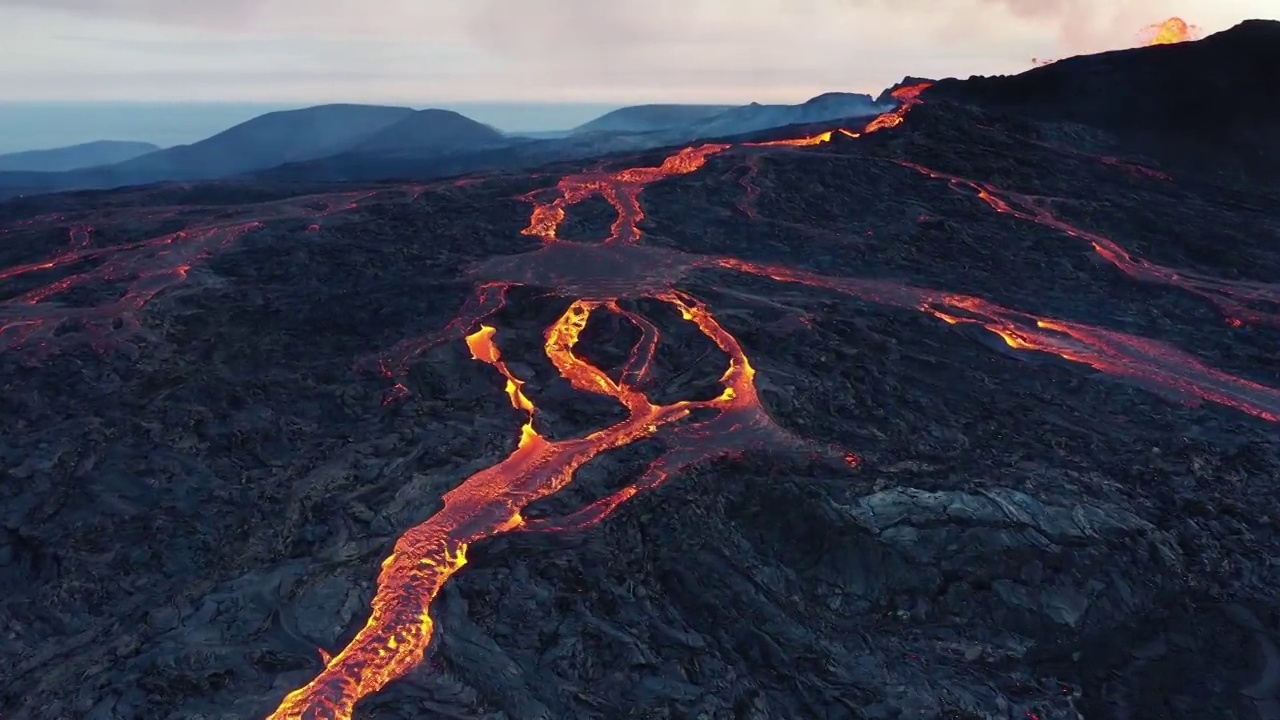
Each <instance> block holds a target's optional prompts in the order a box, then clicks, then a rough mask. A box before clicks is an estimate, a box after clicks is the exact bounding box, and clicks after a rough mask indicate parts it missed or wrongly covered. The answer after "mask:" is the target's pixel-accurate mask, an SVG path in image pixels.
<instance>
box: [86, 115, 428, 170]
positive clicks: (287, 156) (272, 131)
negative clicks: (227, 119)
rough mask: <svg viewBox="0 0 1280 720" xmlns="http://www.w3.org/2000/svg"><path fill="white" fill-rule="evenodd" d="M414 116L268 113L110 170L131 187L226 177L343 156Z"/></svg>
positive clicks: (114, 166)
mask: <svg viewBox="0 0 1280 720" xmlns="http://www.w3.org/2000/svg"><path fill="white" fill-rule="evenodd" d="M413 112H414V111H413V110H412V109H410V108H406V107H388V106H381V105H345V104H335V105H318V106H316V107H309V108H303V109H301V110H283V111H280V112H272V113H267V114H265V115H259V116H258V117H256V118H253V119H252V120H248V121H246V122H243V123H240V124H239V125H236V126H235V127H232V128H230V129H228V130H224V131H222V132H220V133H218V134H217V135H214V136H212V137H210V138H206V139H204V140H201V141H200V142H197V143H192V144H191V145H179V146H178V147H174V148H169V149H168V150H161V151H160V152H155V153H151V154H150V155H144V156H142V157H140V158H136V159H134V160H130V161H127V162H124V163H119V164H117V165H113V166H111V167H110V168H108V170H110V171H111V173H112V174H114V175H116V176H119V177H121V178H124V179H126V181H127V182H129V183H138V182H143V183H146V182H157V181H162V180H201V179H207V178H220V177H228V176H231V175H237V174H240V173H245V172H251V171H253V170H261V169H264V168H269V167H274V166H276V165H280V164H282V163H287V162H297V161H300V160H312V159H315V158H320V157H325V156H326V155H334V154H336V153H339V152H343V151H345V150H348V149H350V148H352V147H354V146H355V145H357V144H359V143H360V142H362V141H364V140H366V139H368V138H370V137H372V136H373V135H375V134H376V133H378V132H379V131H381V130H383V129H385V128H388V127H390V126H391V125H394V124H395V123H397V122H399V121H401V120H404V119H405V118H407V117H409V116H411V115H413Z"/></svg>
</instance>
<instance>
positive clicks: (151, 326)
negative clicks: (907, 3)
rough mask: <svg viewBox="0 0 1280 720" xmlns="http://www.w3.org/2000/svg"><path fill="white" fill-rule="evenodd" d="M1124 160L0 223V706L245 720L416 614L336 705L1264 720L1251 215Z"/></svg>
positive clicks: (1265, 327) (1269, 566)
mask: <svg viewBox="0 0 1280 720" xmlns="http://www.w3.org/2000/svg"><path fill="white" fill-rule="evenodd" d="M1230 37H1231V36H1228V39H1229V38H1230ZM1210 40H1212V38H1210ZM1204 42H1209V41H1208V40H1206V41H1204ZM1216 42H1225V41H1222V40H1218V41H1216ZM1210 47H1213V46H1212V45H1211V46H1210ZM1173 50H1177V48H1172V49H1169V50H1166V51H1164V52H1163V53H1161V54H1156V55H1150V56H1148V55H1133V54H1128V55H1121V56H1117V57H1118V58H1119V59H1116V58H1112V59H1109V60H1107V61H1106V62H1108V63H1117V65H1116V68H1117V69H1116V70H1115V73H1116V77H1121V76H1124V74H1125V73H1126V72H1130V71H1128V70H1125V69H1124V68H1126V67H1128V65H1127V64H1125V63H1127V62H1129V60H1125V58H1147V57H1154V58H1156V60H1155V61H1151V62H1159V61H1160V58H1175V57H1177V55H1174V54H1171V53H1172V52H1173ZM1188 52H1190V51H1188ZM1196 52H1198V51H1196ZM1132 62H1134V63H1139V64H1144V63H1147V62H1149V61H1148V60H1145V59H1139V60H1132ZM1171 62H1173V61H1171ZM1046 70H1052V68H1046ZM1132 72H1137V71H1136V70H1135V71H1132ZM1108 77H1110V76H1108ZM1116 82H1118V80H1117V81H1116ZM1239 107H1240V106H1239V105H1232V106H1230V107H1229V108H1228V110H1230V109H1231V108H1239ZM1224 112H1225V111H1224ZM1241 112H1251V111H1244V110H1241ZM1224 122H1227V123H1234V122H1243V121H1237V120H1236V119H1234V118H1232V117H1226V118H1224ZM857 129H858V128H854V130H857ZM1126 138H1127V136H1126V135H1124V134H1123V133H1119V132H1112V131H1110V130H1108V129H1107V128H1105V127H1102V126H1089V125H1087V124H1085V125H1079V124H1075V125H1070V124H1066V123H1065V122H1064V121H1062V120H1061V119H1055V118H1046V117H1041V116H1038V115H1035V114H1034V113H1030V114H1027V113H1022V111H1021V109H1020V108H1017V107H1013V108H1010V107H1003V106H1000V107H997V106H995V105H983V104H982V103H969V102H956V101H951V100H947V99H945V98H943V97H941V96H939V97H938V98H937V99H933V100H929V99H926V101H925V103H924V104H923V105H921V106H919V107H917V108H914V109H913V110H911V113H910V114H909V115H907V116H906V120H905V122H903V123H902V124H901V125H898V126H896V127H889V128H887V129H885V130H882V131H878V132H873V133H868V134H864V135H863V136H861V137H856V138H855V137H851V136H850V135H848V134H842V133H838V132H835V133H833V134H832V135H831V137H830V139H829V141H827V142H816V141H815V142H812V143H809V144H805V145H799V144H797V145H770V146H751V145H733V146H718V145H717V146H711V147H708V148H702V149H700V150H689V151H683V152H682V151H680V149H679V148H671V149H666V150H662V151H653V152H647V153H645V154H643V155H640V156H634V157H627V158H606V159H601V160H600V161H599V162H597V163H593V164H587V167H585V168H584V164H581V163H575V164H572V165H569V164H565V165H560V166H555V167H547V168H543V169H542V170H540V171H539V173H538V174H534V175H522V174H514V173H510V174H494V175H490V176H472V177H467V178H461V179H456V180H450V181H440V182H434V183H402V184H380V185H368V186H364V185H360V186H355V185H353V186H344V187H338V188H334V187H315V186H312V187H301V186H293V185H285V184H271V183H266V182H263V183H260V184H247V183H240V184H225V183H224V184H192V185H189V186H184V187H174V186H170V187H164V186H161V187H149V188H135V189H126V190H118V191H109V192H96V193H77V194H74V195H62V196H48V197H43V198H33V199H25V200H22V201H14V202H9V203H5V204H2V205H0V227H2V228H3V233H4V234H3V238H4V242H3V243H0V267H3V268H4V269H3V270H0V292H2V297H3V302H0V378H3V380H0V383H3V392H2V393H0V419H3V424H4V427H5V428H6V430H7V432H5V433H0V477H3V478H4V482H3V483H0V582H3V587H4V588H5V589H6V593H5V595H4V597H3V598H2V599H0V656H3V657H4V658H5V659H6V662H5V663H3V665H2V666H0V708H3V715H4V717H6V718H8V717H14V718H41V719H43V718H49V719H50V720H55V719H56V720H61V719H63V718H93V719H95V720H96V719H99V718H103V719H105V718H166V719H167V718H214V717H216V718H263V717H266V716H268V715H269V714H271V713H273V712H274V711H275V710H276V709H277V708H278V707H280V706H281V704H282V703H285V702H286V700H285V698H286V696H287V695H288V694H289V693H291V692H292V691H294V690H297V689H298V688H302V687H304V686H306V685H307V684H308V683H310V682H311V681H312V679H313V678H316V677H318V676H322V675H324V674H325V673H333V672H337V671H339V670H341V671H344V672H345V671H351V672H355V671H357V670H359V669H360V668H361V667H365V668H368V667H375V666H377V665H378V663H380V662H383V661H384V660H385V659H386V658H387V657H396V655H395V653H396V652H397V651H398V649H400V648H401V646H400V645H399V642H400V640H401V639H403V640H404V641H405V642H409V641H412V640H415V638H421V637H422V635H421V633H422V632H424V631H423V630H422V626H423V623H421V622H419V620H420V618H418V616H417V615H415V614H414V612H415V611H414V610H413V603H414V602H424V603H425V602H426V600H428V599H431V598H434V602H431V603H430V606H429V612H430V617H431V619H432V621H433V624H432V625H430V626H429V627H428V631H429V632H430V642H429V643H428V644H427V647H426V648H425V655H424V658H423V660H422V661H421V662H420V663H416V664H412V663H411V664H412V665H413V667H412V668H411V669H409V670H408V671H407V672H406V673H405V674H404V675H403V676H402V677H400V678H399V679H396V680H394V681H391V682H390V683H389V684H387V685H386V686H385V688H382V689H381V690H380V691H379V692H375V693H371V694H369V695H368V696H367V697H364V698H363V699H362V700H360V702H359V703H358V704H357V705H356V706H355V711H354V717H359V718H406V717H427V716H430V717H435V716H440V717H455V718H477V717H483V718H495V719H496V718H513V719H515V718H519V719H530V720H532V719H535V718H620V717H653V718H750V719H752V720H764V719H766V718H787V719H791V718H840V719H846V718H847V719H857V720H864V719H865V720H873V719H874V720H882V719H883V720H888V719H892V718H930V719H936V720H972V719H976V718H1011V717H1012V718H1038V719H1041V720H1078V718H1081V717H1088V718H1091V719H1093V718H1104V719H1108V720H1109V719H1112V718H1114V719H1116V720H1120V719H1151V720H1154V719H1155V718H1177V719H1179V720H1199V719H1200V718H1207V717H1213V718H1224V719H1228V720H1246V719H1247V720H1263V719H1266V720H1270V718H1274V717H1276V708H1277V702H1278V697H1277V692H1278V690H1280V659H1278V658H1280V650H1278V649H1277V648H1278V647H1280V645H1278V644H1277V643H1278V642H1280V639H1278V634H1280V613H1278V612H1277V610H1276V608H1277V607H1280V566H1278V565H1277V563H1276V562H1275V560H1274V558H1275V557H1277V556H1280V532H1277V527H1276V518H1277V517H1280V496H1278V495H1277V493H1276V492H1275V487H1274V485H1275V479H1276V477H1277V476H1280V434H1278V433H1277V424H1276V423H1277V422H1280V390H1278V389H1277V388H1280V364H1278V363H1277V361H1276V357H1277V355H1276V348H1277V346H1278V343H1280V319H1278V318H1280V286H1277V284H1276V282H1275V279H1276V278H1277V277H1280V252H1278V251H1277V248H1276V247H1275V243H1274V237H1275V228H1276V227H1277V224H1278V223H1280V195H1278V194H1277V192H1276V191H1275V190H1274V189H1273V188H1272V187H1271V186H1268V185H1262V184H1250V183H1247V182H1243V181H1240V179H1239V178H1238V177H1237V176H1236V175H1233V174H1231V173H1222V174H1219V173H1218V172H1217V171H1216V170H1214V169H1213V168H1212V167H1208V166H1205V167H1207V168H1208V169H1206V170H1205V172H1204V173H1203V174H1195V170H1196V168H1197V167H1200V166H1197V165H1186V166H1176V164H1173V163H1167V162H1165V161H1163V160H1162V159H1161V158H1163V157H1167V156H1168V155H1166V154H1161V153H1154V152H1153V153H1150V154H1148V153H1147V152H1145V151H1143V152H1138V151H1135V150H1133V148H1132V147H1131V146H1129V145H1127V144H1126V143H1127V142H1128V141H1127V140H1126ZM1144 147H1145V146H1144ZM1180 147H1182V146H1180ZM1157 149H1159V148H1157ZM1167 151H1168V152H1169V153H1173V149H1167ZM1155 155H1159V157H1155ZM1206 157H1207V155H1206ZM562 181H563V182H562ZM633 201H634V202H633ZM535 208H537V209H538V212H537V213H535V212H534V210H535ZM557 211H562V212H563V217H560V216H558V215H557V214H556V213H557ZM561 230H563V231H564V233H565V234H560V231H561ZM569 236H571V238H570V239H566V237H569ZM587 306H590V309H589V310H586V309H584V308H586V307H587ZM584 313H589V316H588V317H586V318H585V319H584V320H583V322H584V323H585V324H584V325H583V326H582V327H575V329H574V330H573V332H575V333H577V334H576V335H573V337H574V338H576V342H570V339H569V337H568V336H569V335H571V334H573V333H570V332H569V330H567V329H566V328H568V327H569V326H570V325H571V324H572V321H573V320H574V319H575V318H579V319H581V318H583V314H584ZM699 323H701V324H699ZM486 328H488V329H486ZM549 328H550V329H551V330H556V332H555V333H552V332H549ZM570 346H571V348H570ZM726 348H727V349H726ZM570 349H571V352H570ZM646 361H647V362H646ZM586 364H590V365H592V366H594V367H597V368H599V369H600V371H601V372H600V373H599V374H594V375H593V374H590V373H589V372H588V371H587V370H586V369H584V368H585V367H586ZM566 368H568V369H566ZM574 368H576V369H574ZM748 368H749V370H748ZM575 378H576V382H575ZM517 381H518V382H517ZM726 387H728V388H729V389H730V390H731V392H730V391H726ZM624 389H630V390H633V391H635V393H643V395H644V398H645V399H646V401H645V404H647V403H652V404H674V403H679V402H681V401H685V402H687V403H688V405H672V406H671V407H672V408H674V409H672V410H671V411H670V413H669V416H663V417H661V418H656V419H652V425H653V427H652V428H649V427H645V426H643V425H644V424H641V425H642V426H641V427H635V428H631V427H630V426H628V425H627V422H628V418H630V417H632V416H634V415H635V414H636V413H637V412H640V411H644V404H642V403H641V402H640V401H639V400H637V399H636V397H637V396H636V395H635V394H627V393H625V392H623V390H624ZM611 393H612V394H611ZM620 397H621V398H623V399H625V400H626V401H627V402H628V403H631V404H630V405H624V403H623V402H621V401H619V400H616V399H614V398H620ZM522 398H523V399H524V400H527V401H528V402H527V404H526V403H522V402H521V399H522ZM757 399H758V402H757ZM528 406H532V408H533V409H532V410H530V409H529V407H528ZM681 409H683V410H688V413H687V414H683V413H682V412H680V411H681ZM661 423H666V424H663V425H662V426H661V427H659V424H661ZM624 431H629V432H631V433H632V434H633V435H634V437H629V438H627V437H622V433H623V432H624ZM602 438H609V439H613V440H616V441H617V442H615V443H614V444H613V445H612V446H611V447H609V448H607V449H602V448H597V447H593V445H595V444H597V443H603V442H604V440H602ZM620 438H621V439H620ZM575 443H577V444H575ZM528 448H532V449H531V450H530V449H528ZM548 448H551V449H560V450H563V451H564V452H563V453H561V454H560V455H556V454H554V453H551V451H550V450H548ZM596 449H600V450H601V451H600V452H599V453H598V454H597V455H595V456H594V458H592V459H591V460H590V461H589V462H586V463H585V464H583V465H582V466H581V468H579V469H578V470H577V473H576V475H575V477H574V478H573V480H572V482H568V483H567V485H566V486H565V487H563V489H561V490H560V491H559V492H555V493H550V494H548V495H546V496H539V497H537V498H536V499H529V498H528V497H526V496H525V495H521V493H525V492H526V491H528V489H529V487H532V486H536V487H543V485H541V484H540V483H548V482H553V481H555V480H557V478H558V476H557V475H556V474H555V473H554V472H551V470H554V469H555V467H560V466H559V465H556V463H564V462H567V461H566V460H565V458H566V457H568V458H569V459H572V458H573V457H576V455H575V453H576V452H582V453H587V454H590V452H592V451H594V450H596ZM543 452H545V453H546V454H545V455H537V457H538V458H541V459H542V461H543V462H541V463H529V464H527V465H524V466H522V465H520V461H521V460H522V459H525V458H528V457H531V456H532V455H531V454H536V453H543ZM502 463H507V464H506V465H502ZM495 466H498V467H513V466H514V467H516V468H517V469H519V470H520V472H519V473H514V472H513V473H512V474H511V475H510V476H501V477H495V476H494V475H493V473H492V471H490V470H488V469H489V468H493V467H495ZM548 468H550V469H548ZM655 468H656V469H657V470H658V471H664V470H670V472H665V473H664V472H656V473H655V472H654V470H655ZM486 472H488V473H489V474H485V473H486ZM477 478H479V480H477ZM515 480H519V481H520V483H522V484H519V485H518V486H517V484H516V483H515ZM490 481H492V484H486V483H488V482H490ZM507 481H510V482H511V483H512V484H510V485H504V484H503V483H504V482H507ZM516 496H520V499H528V500H529V502H527V503H525V504H523V505H521V507H520V516H519V518H518V519H517V518H515V517H513V516H511V515H510V514H509V513H508V514H507V515H503V512H505V511H509V510H510V509H511V506H510V505H508V504H506V503H508V502H509V501H513V500H512V499H513V498H516ZM612 500H617V504H616V508H613V506H611V505H609V503H610V502H611V501H612ZM459 508H461V509H459ZM601 508H605V510H604V511H601V510H600V509H601ZM611 508H613V509H611ZM610 509H611V510H610ZM500 511H503V512H500ZM499 521H501V522H499ZM442 527H443V528H445V529H446V530H448V531H449V532H450V533H455V534H449V533H445V534H444V535H436V534H432V532H435V531H436V530H439V529H440V528H442ZM423 528H426V529H427V530H430V531H432V532H426V531H424V530H422V529H423ZM475 528H480V529H481V530H483V531H484V532H481V533H480V536H481V537H479V538H478V539H475V540H474V541H469V542H468V543H466V547H465V557H463V555H462V554H458V555H448V554H447V553H443V554H442V552H441V551H440V548H441V547H445V548H446V549H450V548H456V547H457V546H458V544H459V543H458V541H457V537H458V536H457V535H456V533H464V532H467V531H469V530H470V529H475ZM415 533H416V534H415ZM468 537H470V536H468ZM405 538H407V540H405ZM397 542H402V543H404V544H402V545H400V546H399V548H398V549H397ZM393 550H394V551H395V555H394V556H392V553H393ZM388 558H390V559H388ZM442 559H443V560H450V561H451V562H452V563H453V564H452V565H450V566H449V567H448V568H445V566H444V564H443V563H442V562H441V560H442ZM463 559H465V564H463V563H460V562H459V560H463ZM384 563H385V565H384ZM384 567H385V568H388V569H386V570H384V569H383V568H384ZM442 568H443V569H442ZM445 570H447V572H449V573H452V574H451V575H449V576H448V577H447V579H446V580H445V581H444V583H443V586H442V587H441V588H439V589H438V592H437V591H436V590H435V589H433V588H432V589H431V590H432V593H434V594H432V593H427V594H425V595H424V594H423V593H422V592H420V591H421V589H422V587H423V585H421V582H423V581H424V580H431V579H438V578H440V577H441V576H442V575H441V573H443V572H445ZM455 571H456V572H455ZM380 572H387V573H391V574H392V575H391V576H392V577H393V579H402V580H404V582H403V583H401V584H397V583H390V584H388V583H384V585H383V588H382V594H381V595H377V593H378V592H379V589H378V582H377V581H378V577H379V573H380ZM395 573H402V574H399V575H396V574H395ZM415 583H418V584H415ZM397 593H398V594H397ZM375 596H377V597H380V598H381V599H382V600H387V599H388V598H390V600H391V601H393V602H391V604H390V605H385V606H380V607H382V609H381V610H379V612H383V615H381V616H375V617H381V620H376V621H375V623H374V626H373V631H374V632H377V631H378V630H379V629H380V628H384V627H387V625H386V624H385V623H387V617H388V616H387V615H386V613H385V612H384V611H385V609H386V607H391V608H392V609H393V610H394V609H397V608H399V609H404V608H409V609H408V610H405V611H404V612H405V614H404V615H403V616H396V617H407V618H409V619H410V620H414V621H415V622H416V623H417V624H416V625H414V623H408V624H409V625H413V627H411V628H410V630H413V631H414V632H417V633H418V634H417V635H413V634H412V633H409V632H408V631H406V632H405V633H403V634H401V635H397V636H396V637H397V638H398V639H397V642H396V646H395V647H392V643H383V644H381V645H379V646H377V647H376V648H375V649H376V650H378V651H380V652H373V653H369V654H366V655H363V656H360V657H358V658H356V659H357V660H359V662H358V663H354V664H353V663H351V662H350V660H351V657H350V656H347V657H338V656H337V655H338V653H339V652H340V651H342V650H343V648H344V647H346V646H347V645H348V643H351V642H352V641H353V640H354V639H355V638H357V637H358V634H359V633H360V632H361V629H362V628H364V627H365V626H366V623H367V622H368V620H369V618H370V616H371V610H370V608H371V605H373V604H374V599H375ZM397 603H398V604H397ZM393 619H394V618H393ZM380 623H383V624H380ZM397 627H398V626H397ZM341 689H342V686H341V683H335V684H334V685H331V686H325V687H324V688H323V690H324V691H326V692H337V691H340V690H341ZM313 709H317V708H313Z"/></svg>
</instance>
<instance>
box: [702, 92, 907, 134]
mask: <svg viewBox="0 0 1280 720" xmlns="http://www.w3.org/2000/svg"><path fill="white" fill-rule="evenodd" d="M892 106H893V103H877V102H875V101H874V100H872V98H871V96H870V95H864V94H860V93H840V92H832V93H824V94H822V95H819V96H817V97H814V98H810V99H809V100H806V101H805V102H803V103H799V104H796V105H761V104H759V103H751V104H750V105H743V106H741V107H736V108H731V109H729V110H726V111H724V112H722V113H719V114H718V115H715V116H712V117H709V118H706V119H705V120H701V121H698V122H695V123H693V124H691V125H690V126H689V133H688V134H689V135H690V136H691V137H730V136H733V135H742V134H745V133H751V132H757V131H760V130H766V129H768V128H776V127H786V126H788V125H801V124H807V123H820V122H824V121H832V120H841V119H844V118H861V117H870V116H872V115H876V114H878V113H881V112H884V111H885V110H887V109H889V108H890V107H892Z"/></svg>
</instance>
